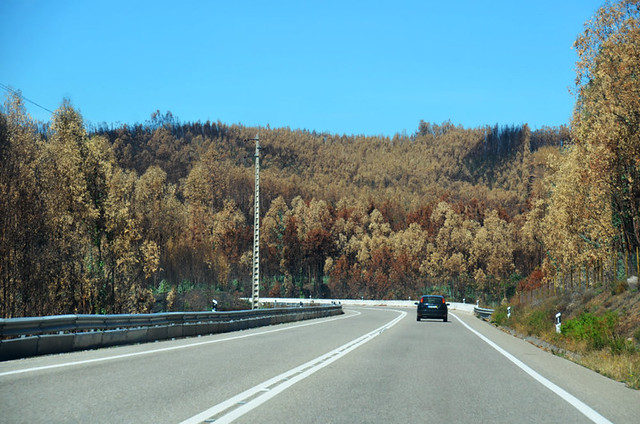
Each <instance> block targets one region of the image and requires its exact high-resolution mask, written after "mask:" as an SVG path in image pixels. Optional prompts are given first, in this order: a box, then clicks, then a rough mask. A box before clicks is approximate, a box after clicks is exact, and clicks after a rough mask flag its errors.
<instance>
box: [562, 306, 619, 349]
mask: <svg viewBox="0 0 640 424" xmlns="http://www.w3.org/2000/svg"><path fill="white" fill-rule="evenodd" d="M617 323H618V315H617V314H615V313H614V312H607V313H606V314H605V315H604V316H596V315H594V314H592V313H590V312H583V313H582V314H580V316H578V318H575V319H571V320H568V321H567V322H566V323H564V324H562V328H561V332H562V334H563V335H564V336H566V337H568V338H570V339H573V340H576V341H585V342H587V345H588V347H589V348H591V349H602V348H604V347H610V348H611V350H612V351H614V352H615V351H621V350H622V349H624V346H625V342H624V340H623V339H622V338H620V337H617V336H616V334H615V327H616V324H617Z"/></svg>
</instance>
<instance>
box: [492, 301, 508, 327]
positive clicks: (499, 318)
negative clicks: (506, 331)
mask: <svg viewBox="0 0 640 424" xmlns="http://www.w3.org/2000/svg"><path fill="white" fill-rule="evenodd" d="M491 322H492V323H493V324H495V325H504V324H506V323H507V305H500V306H498V307H497V308H495V309H494V310H493V314H491Z"/></svg>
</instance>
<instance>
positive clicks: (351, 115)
mask: <svg viewBox="0 0 640 424" xmlns="http://www.w3.org/2000/svg"><path fill="white" fill-rule="evenodd" d="M603 3H604V0H600V1H592V0H536V1H514V0H511V1H466V0H464V1H463V0H459V1H455V0H451V1H431V0H428V1H402V0H396V1H389V2H382V1H375V0H370V1H351V2H350V1H346V0H341V1H333V0H328V1H317V2H306V1H303V0H300V1H190V0H179V1H178V0H176V1H170V2H169V1H131V0H126V1H120V0H108V1H104V0H86V1H63V0H60V1H36V0H0V17H2V25H0V55H1V56H0V57H1V59H0V83H2V84H5V85H8V86H10V87H12V88H13V89H19V90H22V94H23V95H24V96H25V97H26V98H28V99H30V100H33V101H35V102H37V103H38V104H40V105H42V106H45V107H46V108H48V109H51V110H54V109H56V108H58V107H59V106H60V104H61V102H62V100H63V98H68V99H70V100H71V103H72V104H73V105H74V106H75V107H76V108H78V109H79V110H80V112H81V113H82V115H83V116H84V119H85V121H88V122H90V123H94V124H98V123H101V122H106V123H109V124H111V123H136V122H144V121H145V120H147V119H149V117H150V115H151V113H153V112H154V111H155V110H160V111H161V112H163V113H164V112H166V111H171V112H172V113H173V114H174V116H177V117H178V118H179V119H180V120H181V121H183V122H184V121H203V122H204V121H206V120H211V121H218V120H220V121H222V122H223V123H227V124H234V123H241V124H244V125H248V126H258V125H259V126H266V125H267V124H269V125H270V126H271V127H272V128H274V127H291V128H292V129H295V128H304V129H309V130H316V131H326V132H329V133H337V134H368V135H378V134H382V135H388V136H392V135H394V134H395V133H402V132H403V131H406V132H407V133H409V134H411V133H413V132H415V131H416V130H417V128H418V124H419V122H420V120H425V121H428V122H435V123H442V122H444V121H447V120H451V122H453V123H454V124H461V125H463V126H465V127H477V126H483V125H486V124H489V125H493V124H496V123H499V124H523V123H528V124H529V125H530V126H532V127H533V128H539V127H541V126H545V125H549V126H556V125H561V124H568V123H569V120H570V118H571V112H572V108H573V104H574V102H575V99H574V98H573V96H572V95H571V94H570V92H569V89H570V88H571V87H572V86H573V82H574V76H575V72H574V70H575V61H576V58H577V57H576V53H575V51H574V49H573V48H572V44H573V41H574V40H575V39H576V37H577V36H578V34H579V33H581V32H582V30H583V28H584V23H585V22H586V21H587V20H588V19H589V18H590V17H591V16H593V14H594V13H595V12H596V10H597V8H598V7H599V6H601V5H602V4H603ZM0 93H2V95H3V97H4V95H5V94H6V91H5V90H1V89H0ZM27 110H28V112H29V113H30V114H31V115H32V116H33V117H34V118H37V119H40V120H45V121H46V120H49V119H50V114H49V113H48V112H46V111H44V110H42V109H39V108H37V107H35V106H33V105H32V104H30V103H27Z"/></svg>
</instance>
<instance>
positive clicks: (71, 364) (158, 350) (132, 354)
mask: <svg viewBox="0 0 640 424" xmlns="http://www.w3.org/2000/svg"><path fill="white" fill-rule="evenodd" d="M350 312H353V314H345V315H344V316H340V317H335V318H331V319H325V320H322V321H313V322H305V323H303V324H297V325H290V326H287V327H281V328H276V329H273V330H266V331H261V332H258V333H250V334H241V335H239V336H232V337H225V338H224V339H217V340H209V341H206V342H197V343H190V344H186V345H180V346H172V347H165V348H160V349H152V350H145V351H142V352H133V353H125V354H122V355H114V356H105V357H104V358H95V359H86V360H83V361H74V362H64V363H61V364H54V365H44V366H41V367H33V368H23V369H19V370H13V371H5V372H1V373H0V377H4V376H7V375H14V374H24V373H28V372H35V371H43V370H49V369H53V368H63V367H71V366H74V365H85V364H91V363H95V362H104V361H112V360H115V359H123V358H131V357H134V356H142V355H151V354H153V353H160V352H169V351H172V350H178V349H186V348H190V347H196V346H202V345H208V344H213V343H220V342H227V341H230V340H238V339H244V338H247V337H253V336H260V335H263V334H272V333H277V332H280V331H286V330H291V329H294V328H300V327H307V326H310V325H316V324H324V323H327V322H331V321H336V320H339V319H345V318H352V317H354V316H357V315H360V314H361V312H358V311H350Z"/></svg>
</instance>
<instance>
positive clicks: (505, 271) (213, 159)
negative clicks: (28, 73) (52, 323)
mask: <svg viewBox="0 0 640 424" xmlns="http://www.w3.org/2000/svg"><path fill="white" fill-rule="evenodd" d="M638 14H639V12H638V5H637V2H636V1H622V2H620V3H615V4H613V5H609V4H608V5H607V6H605V7H603V8H602V9H601V10H600V11H599V12H598V14H597V15H596V17H595V18H594V20H592V21H590V22H589V23H587V25H586V28H585V32H584V34H582V35H581V36H580V37H579V38H578V40H577V42H576V49H577V51H578V54H579V61H578V75H577V78H576V88H575V92H576V97H577V103H576V109H575V113H574V116H573V119H572V122H571V126H570V127H566V126H562V127H553V128H551V127H546V128H540V129H536V130H531V129H530V128H529V126H528V125H526V124H523V125H510V126H508V125H507V126H501V125H498V124H496V125H488V126H484V127H478V128H464V127H462V126H456V125H454V124H452V123H451V122H444V123H440V124H436V123H429V122H426V121H421V122H419V123H418V128H417V129H416V131H415V133H413V134H411V135H400V134H396V135H395V136H393V137H372V136H359V135H338V134H328V133H317V132H315V131H308V130H292V129H290V128H270V127H266V128H254V127H245V126H242V125H228V124H225V123H222V122H209V121H207V122H204V123H203V122H186V123H182V122H180V121H179V119H178V118H177V117H175V116H173V115H172V114H171V112H166V113H164V114H163V113H161V112H160V111H156V112H154V113H153V114H152V115H151V117H150V119H149V120H148V121H146V122H144V123H140V124H135V125H119V126H116V127H113V126H111V127H110V126H107V125H106V124H103V125H88V124H87V123H85V122H84V120H83V118H82V115H81V113H80V111H79V109H78V108H76V107H75V106H74V105H72V104H71V103H70V102H69V101H66V100H65V101H64V102H63V103H62V105H61V106H60V107H59V108H58V109H57V110H56V111H55V113H54V114H53V116H52V118H51V122H50V123H48V124H43V123H41V122H35V121H34V120H33V119H31V118H30V117H29V115H28V114H27V112H26V109H25V106H24V103H23V100H22V98H21V96H20V94H19V92H18V93H14V94H9V95H8V96H7V97H6V99H5V103H4V106H3V108H2V112H1V113H0V162H1V167H0V217H1V218H0V219H1V221H0V315H1V316H2V317H15V316H30V315H49V314H61V313H123V312H148V311H151V310H154V308H157V300H158V294H161V295H162V297H163V298H164V299H165V303H163V305H162V308H164V309H172V308H176V307H177V306H176V305H174V304H173V299H174V298H175V296H176V293H182V294H184V293H190V292H193V293H200V294H201V295H200V297H201V298H198V297H197V296H196V295H194V297H193V299H191V303H190V305H184V304H183V305H182V306H183V307H192V308H198V307H202V302H204V300H203V299H205V298H207V299H210V294H211V293H232V294H236V295H244V296H247V295H249V293H250V280H251V244H252V232H253V228H252V225H253V224H252V222H253V220H252V216H253V162H252V161H251V156H252V154H253V153H252V152H253V149H254V145H253V142H252V141H247V140H249V139H252V138H254V137H255V135H256V133H259V136H260V143H261V145H262V147H263V150H262V151H261V168H262V170H261V204H260V213H261V217H262V218H261V229H260V231H261V235H262V237H261V245H260V249H261V275H262V279H261V293H264V294H269V295H271V296H275V297H284V296H287V297H299V296H305V297H308V296H317V297H331V298H360V297H364V298H377V299H395V298H399V299H406V298H409V297H411V298H415V297H418V296H419V295H421V294H424V293H431V292H436V291H439V292H444V293H446V294H447V295H448V296H450V297H452V298H455V299H458V300H461V299H462V298H463V297H466V298H467V299H470V300H471V299H476V298H480V297H482V298H489V299H501V298H503V297H505V296H508V295H511V294H513V293H514V292H515V291H516V290H518V289H524V288H527V287H529V288H531V287H535V286H536V285H539V284H542V282H543V281H544V280H545V279H550V278H553V277H554V276H555V275H557V274H558V273H560V272H563V271H564V270H571V269H573V268H574V267H581V266H590V267H594V268H598V267H599V268H598V269H604V268H603V267H604V266H605V265H604V264H605V263H609V264H610V263H611V260H610V258H611V257H612V255H617V253H618V252H623V251H628V252H632V251H634V249H636V248H637V247H638V245H639V244H640V215H639V209H638V208H639V207H640V185H639V181H640V159H638V158H640V140H639V139H638V123H639V122H640V105H639V104H638V96H637V93H638V92H640V87H638V84H639V82H638V81H639V79H638V78H637V74H638V70H639V69H640V55H639V54H638V52H640V28H638ZM611 272H612V273H613V274H614V271H611ZM612 278H613V277H612ZM198 290H199V291H198ZM207 296H209V297H207Z"/></svg>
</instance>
